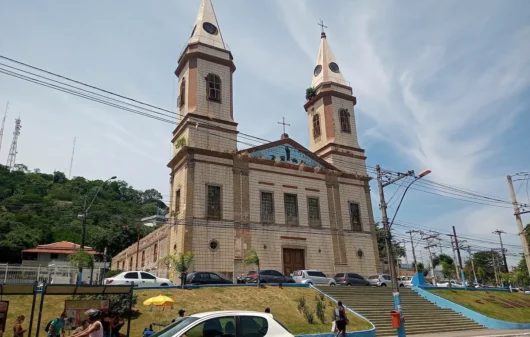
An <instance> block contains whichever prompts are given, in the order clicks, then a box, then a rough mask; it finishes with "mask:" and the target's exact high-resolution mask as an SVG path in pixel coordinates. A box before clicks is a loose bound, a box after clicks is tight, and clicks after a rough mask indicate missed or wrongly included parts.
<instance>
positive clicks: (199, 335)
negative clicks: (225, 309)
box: [182, 316, 245, 337]
mask: <svg viewBox="0 0 530 337" xmlns="http://www.w3.org/2000/svg"><path fill="white" fill-rule="evenodd" d="M235 335H236V324H235V318H234V317H233V316H227V317H217V318H212V319H209V320H207V321H205V322H203V323H201V324H199V325H196V326H194V327H193V328H191V329H189V330H188V331H185V332H184V333H183V334H182V336H187V337H216V336H223V337H234V336H235ZM243 336H245V335H243Z"/></svg>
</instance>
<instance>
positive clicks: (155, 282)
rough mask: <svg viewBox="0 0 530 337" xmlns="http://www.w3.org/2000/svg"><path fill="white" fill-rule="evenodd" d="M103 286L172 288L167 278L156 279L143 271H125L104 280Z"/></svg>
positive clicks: (171, 283)
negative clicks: (130, 285) (131, 285)
mask: <svg viewBox="0 0 530 337" xmlns="http://www.w3.org/2000/svg"><path fill="white" fill-rule="evenodd" d="M103 284H110V285H124V284H126V285H127V284H134V285H135V286H137V287H160V286H161V287H167V286H172V285H173V282H171V281H170V280H168V279H167V278H160V277H156V276H155V275H153V274H151V273H147V272H145V271H126V272H123V273H121V274H118V275H116V276H114V277H109V278H106V279H104V280H103Z"/></svg>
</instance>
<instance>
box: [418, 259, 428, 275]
mask: <svg viewBox="0 0 530 337" xmlns="http://www.w3.org/2000/svg"><path fill="white" fill-rule="evenodd" d="M430 271H431V268H426V267H425V265H424V264H423V263H422V262H419V263H418V273H422V274H423V276H427V275H429V272H430Z"/></svg>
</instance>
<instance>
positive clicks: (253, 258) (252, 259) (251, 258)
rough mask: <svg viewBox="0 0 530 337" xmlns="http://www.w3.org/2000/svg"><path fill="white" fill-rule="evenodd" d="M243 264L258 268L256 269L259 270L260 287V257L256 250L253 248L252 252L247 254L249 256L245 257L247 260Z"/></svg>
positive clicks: (259, 281)
mask: <svg viewBox="0 0 530 337" xmlns="http://www.w3.org/2000/svg"><path fill="white" fill-rule="evenodd" d="M243 263H244V264H246V265H255V266H256V268H257V269H258V287H259V286H260V283H261V278H260V269H259V256H258V253H257V252H256V250H255V249H254V248H252V249H251V250H249V251H248V252H247V254H246V255H245V258H244V259H243Z"/></svg>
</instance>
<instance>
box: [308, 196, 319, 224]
mask: <svg viewBox="0 0 530 337" xmlns="http://www.w3.org/2000/svg"><path fill="white" fill-rule="evenodd" d="M307 209H308V213H309V226H311V227H320V225H321V222H320V205H319V202H318V198H307Z"/></svg>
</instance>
